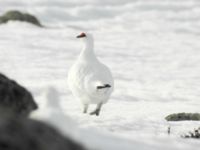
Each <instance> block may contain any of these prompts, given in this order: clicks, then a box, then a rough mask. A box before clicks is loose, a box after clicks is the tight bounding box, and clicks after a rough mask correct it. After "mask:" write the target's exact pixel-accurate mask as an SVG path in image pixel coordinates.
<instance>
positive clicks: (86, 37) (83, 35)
mask: <svg viewBox="0 0 200 150" xmlns="http://www.w3.org/2000/svg"><path fill="white" fill-rule="evenodd" d="M76 38H79V39H83V41H93V36H92V34H90V33H85V32H82V33H80V34H79V35H78V36H76Z"/></svg>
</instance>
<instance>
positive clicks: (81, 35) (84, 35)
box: [76, 33, 86, 38]
mask: <svg viewBox="0 0 200 150" xmlns="http://www.w3.org/2000/svg"><path fill="white" fill-rule="evenodd" d="M83 37H86V34H85V33H81V34H80V35H78V36H77V37H76V38H83Z"/></svg>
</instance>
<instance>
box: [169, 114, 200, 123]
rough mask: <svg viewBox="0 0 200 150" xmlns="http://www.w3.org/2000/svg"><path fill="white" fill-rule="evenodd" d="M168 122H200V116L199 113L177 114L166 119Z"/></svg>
mask: <svg viewBox="0 0 200 150" xmlns="http://www.w3.org/2000/svg"><path fill="white" fill-rule="evenodd" d="M165 119H166V120H167V121H186V120H192V121H199V120H200V114H199V113H177V114H171V115H168V116H167V117H165Z"/></svg>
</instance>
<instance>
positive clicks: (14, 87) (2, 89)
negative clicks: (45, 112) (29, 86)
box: [0, 74, 38, 116]
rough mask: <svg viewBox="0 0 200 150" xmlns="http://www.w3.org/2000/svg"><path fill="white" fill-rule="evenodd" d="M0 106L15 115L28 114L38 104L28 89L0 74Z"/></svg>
mask: <svg viewBox="0 0 200 150" xmlns="http://www.w3.org/2000/svg"><path fill="white" fill-rule="evenodd" d="M0 107H1V108H3V109H4V110H8V111H9V112H12V113H13V114H15V115H20V116H28V115H29V114H30V113H31V112H32V111H33V110H36V109H37V107H38V106H37V104H36V103H35V101H34V99H33V97H32V95H31V93H30V92H29V91H28V90H26V89H25V88H24V87H22V86H21V85H19V84H18V83H17V82H15V81H13V80H11V79H9V78H7V77H6V76H4V75H3V74H0ZM3 112H4V113H5V112H7V111H3Z"/></svg>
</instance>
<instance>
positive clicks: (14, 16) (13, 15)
mask: <svg viewBox="0 0 200 150" xmlns="http://www.w3.org/2000/svg"><path fill="white" fill-rule="evenodd" d="M10 20H13V21H24V22H28V23H32V24H34V25H36V26H39V27H42V25H41V23H40V22H39V21H38V19H37V18H36V17H35V16H33V15H30V14H28V13H22V12H20V11H16V10H13V11H8V12H7V13H5V14H4V15H2V16H1V17H0V24H2V23H7V22H8V21H10Z"/></svg>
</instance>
